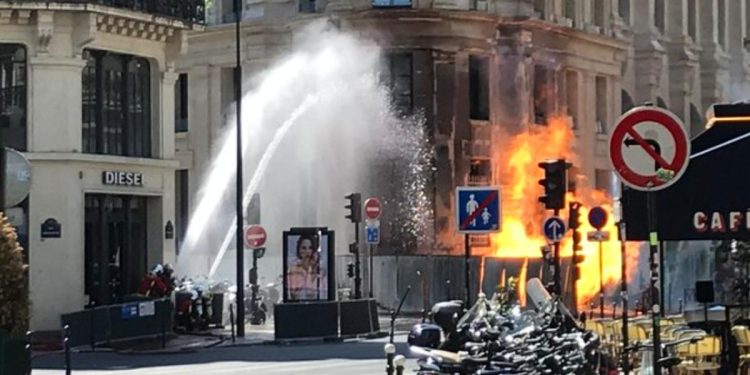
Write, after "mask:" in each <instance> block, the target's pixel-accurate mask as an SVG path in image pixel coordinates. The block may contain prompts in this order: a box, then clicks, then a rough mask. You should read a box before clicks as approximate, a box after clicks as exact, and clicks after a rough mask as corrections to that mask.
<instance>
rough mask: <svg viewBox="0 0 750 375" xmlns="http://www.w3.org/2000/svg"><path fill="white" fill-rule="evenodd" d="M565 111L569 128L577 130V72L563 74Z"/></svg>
mask: <svg viewBox="0 0 750 375" xmlns="http://www.w3.org/2000/svg"><path fill="white" fill-rule="evenodd" d="M565 110H566V112H567V114H568V116H569V117H570V121H571V127H572V128H573V129H578V119H579V116H578V72H576V71H574V70H568V71H566V72H565Z"/></svg>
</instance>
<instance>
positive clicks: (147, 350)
mask: <svg viewBox="0 0 750 375" xmlns="http://www.w3.org/2000/svg"><path fill="white" fill-rule="evenodd" d="M379 321H380V331H379V332H375V333H373V334H368V335H359V336H347V337H336V338H309V339H307V338H302V339H288V340H276V339H275V337H274V323H273V321H272V320H271V321H269V322H267V323H266V324H264V325H251V324H246V325H245V337H242V338H240V337H236V332H235V338H234V340H232V329H231V326H227V327H224V328H215V329H211V330H208V331H202V332H191V333H181V334H177V333H171V334H169V335H167V337H166V340H164V338H162V337H161V336H152V337H147V338H138V339H133V340H127V341H120V342H113V343H110V344H109V345H100V346H97V347H96V348H94V349H93V350H92V348H91V347H90V346H85V345H84V346H80V347H75V348H72V351H73V352H76V353H90V352H117V353H121V354H166V353H189V352H194V351H197V350H202V349H208V348H213V347H233V346H254V345H296V344H308V343H322V342H342V341H345V340H351V339H360V340H371V339H376V338H382V337H387V336H388V335H389V334H390V316H387V315H381V316H379ZM419 322H421V318H420V317H413V316H407V317H399V318H398V319H396V321H395V324H394V333H395V334H399V333H404V332H408V331H409V330H410V329H411V327H412V326H413V325H414V324H417V323H419ZM235 329H236V327H235ZM58 344H59V340H58V339H55V340H53V341H51V342H49V343H45V342H42V343H37V345H35V350H34V356H38V355H45V354H52V353H60V352H61V350H62V348H61V347H60V345H58Z"/></svg>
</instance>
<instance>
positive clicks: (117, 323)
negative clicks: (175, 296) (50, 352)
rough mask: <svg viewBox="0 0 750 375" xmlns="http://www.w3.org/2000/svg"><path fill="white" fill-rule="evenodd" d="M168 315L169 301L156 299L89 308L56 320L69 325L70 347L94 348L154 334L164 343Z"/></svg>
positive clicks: (169, 321) (169, 327)
mask: <svg viewBox="0 0 750 375" xmlns="http://www.w3.org/2000/svg"><path fill="white" fill-rule="evenodd" d="M172 317H173V306H172V303H171V301H170V300H169V299H159V300H144V301H137V302H128V303H121V304H116V305H107V306H98V307H92V308H88V309H86V310H83V311H78V312H74V313H70V314H63V315H62V316H61V317H60V319H61V321H62V326H69V327H70V336H69V343H70V346H71V347H76V346H81V345H89V346H91V348H92V349H94V348H95V347H96V345H99V344H102V343H110V342H112V341H118V340H126V339H133V338H139V337H155V336H158V335H161V338H162V346H166V335H167V334H168V333H170V332H171V331H172Z"/></svg>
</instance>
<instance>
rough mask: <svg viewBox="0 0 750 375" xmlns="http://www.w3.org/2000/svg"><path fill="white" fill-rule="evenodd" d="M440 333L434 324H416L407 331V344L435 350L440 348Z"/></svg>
mask: <svg viewBox="0 0 750 375" xmlns="http://www.w3.org/2000/svg"><path fill="white" fill-rule="evenodd" d="M441 334H442V331H441V330H440V327H438V326H436V325H434V324H426V323H421V324H416V325H414V327H412V328H411V331H409V337H408V339H407V342H408V343H409V345H410V346H419V347H423V348H433V349H436V348H437V347H438V346H440V337H441Z"/></svg>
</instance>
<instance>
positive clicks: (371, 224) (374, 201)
mask: <svg viewBox="0 0 750 375" xmlns="http://www.w3.org/2000/svg"><path fill="white" fill-rule="evenodd" d="M381 213H382V206H381V205H380V200H379V199H378V198H376V197H370V198H367V199H366V200H365V217H366V220H365V221H366V226H365V232H366V234H367V247H368V255H369V257H370V266H369V267H368V273H369V279H370V280H369V288H368V289H369V293H370V298H373V297H374V294H373V287H372V286H373V282H374V281H373V280H374V278H373V263H374V262H373V255H374V246H377V244H378V243H380V221H379V220H378V218H380V214H381ZM397 267H398V265H397Z"/></svg>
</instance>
